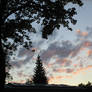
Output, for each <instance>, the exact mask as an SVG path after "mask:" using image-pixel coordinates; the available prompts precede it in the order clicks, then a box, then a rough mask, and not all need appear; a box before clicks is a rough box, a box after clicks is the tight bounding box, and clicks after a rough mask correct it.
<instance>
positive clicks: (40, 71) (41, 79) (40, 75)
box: [32, 55, 48, 84]
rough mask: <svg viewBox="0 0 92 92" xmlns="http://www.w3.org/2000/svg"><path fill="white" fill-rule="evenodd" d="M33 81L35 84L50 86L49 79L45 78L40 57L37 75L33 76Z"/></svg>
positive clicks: (36, 69)
mask: <svg viewBox="0 0 92 92" xmlns="http://www.w3.org/2000/svg"><path fill="white" fill-rule="evenodd" d="M32 81H33V83H34V84H48V81H47V77H46V76H45V70H44V68H43V65H42V62H41V59H40V56H39V55H38V57H37V61H36V68H35V74H34V75H33V79H32Z"/></svg>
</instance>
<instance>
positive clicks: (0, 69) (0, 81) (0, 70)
mask: <svg viewBox="0 0 92 92" xmlns="http://www.w3.org/2000/svg"><path fill="white" fill-rule="evenodd" d="M0 43H1V40H0ZM5 59H6V54H5V53H4V50H3V48H2V46H1V45H0V87H1V88H4V84H5V77H6V73H5Z"/></svg>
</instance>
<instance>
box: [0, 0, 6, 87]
mask: <svg viewBox="0 0 92 92" xmlns="http://www.w3.org/2000/svg"><path fill="white" fill-rule="evenodd" d="M6 5H7V0H0V31H1V33H0V88H4V84H5V78H6V72H5V61H6V52H5V51H4V47H3V44H2V40H4V38H3V30H2V27H3V26H4V21H5V19H4V16H5V10H6Z"/></svg>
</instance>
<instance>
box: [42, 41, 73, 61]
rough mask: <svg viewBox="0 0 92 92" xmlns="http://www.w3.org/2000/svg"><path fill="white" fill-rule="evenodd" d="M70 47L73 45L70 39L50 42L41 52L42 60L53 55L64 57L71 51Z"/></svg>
mask: <svg viewBox="0 0 92 92" xmlns="http://www.w3.org/2000/svg"><path fill="white" fill-rule="evenodd" d="M72 48H73V46H72V44H71V42H70V41H63V42H62V43H61V44H59V43H58V42H55V43H52V44H50V46H49V47H48V49H47V50H45V51H43V52H42V54H41V58H42V59H43V60H48V59H50V58H51V57H52V56H54V55H58V56H59V57H62V58H64V57H67V56H68V55H69V54H70V53H71V51H72Z"/></svg>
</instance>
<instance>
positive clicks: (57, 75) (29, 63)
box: [10, 0, 92, 85]
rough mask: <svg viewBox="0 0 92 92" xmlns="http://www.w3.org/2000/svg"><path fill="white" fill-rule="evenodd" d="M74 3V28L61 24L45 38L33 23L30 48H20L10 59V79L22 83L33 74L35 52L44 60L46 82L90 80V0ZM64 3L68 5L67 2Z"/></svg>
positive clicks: (74, 83) (91, 4) (85, 81)
mask: <svg viewBox="0 0 92 92" xmlns="http://www.w3.org/2000/svg"><path fill="white" fill-rule="evenodd" d="M82 1H83V2H84V5H83V6H82V7H78V6H77V5H75V6H76V7H77V12H78V14H77V15H76V16H75V19H77V24H76V25H71V24H70V26H71V27H72V28H73V31H69V30H67V28H63V27H62V26H61V27H60V29H59V30H57V29H55V31H54V33H53V34H52V35H50V36H49V38H48V39H47V40H45V39H42V38H41V32H39V30H41V26H40V24H36V23H33V26H34V27H36V29H37V34H31V35H30V37H31V39H32V42H33V43H32V44H33V48H30V49H29V50H26V49H25V48H20V49H19V50H18V51H16V56H13V57H15V59H13V58H12V59H11V61H10V63H11V65H12V68H11V70H10V74H11V75H12V77H13V80H12V82H17V83H24V82H25V81H26V80H27V79H28V78H30V79H31V78H32V75H33V74H34V72H33V71H34V67H35V62H36V58H37V55H38V54H39V55H40V56H41V59H42V63H43V64H44V67H45V71H46V75H47V77H48V82H49V84H68V85H78V84H80V83H84V84H85V83H87V82H88V81H90V82H92V12H91V11H92V0H82ZM66 7H69V6H68V5H67V6H66ZM32 49H35V52H32Z"/></svg>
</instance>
